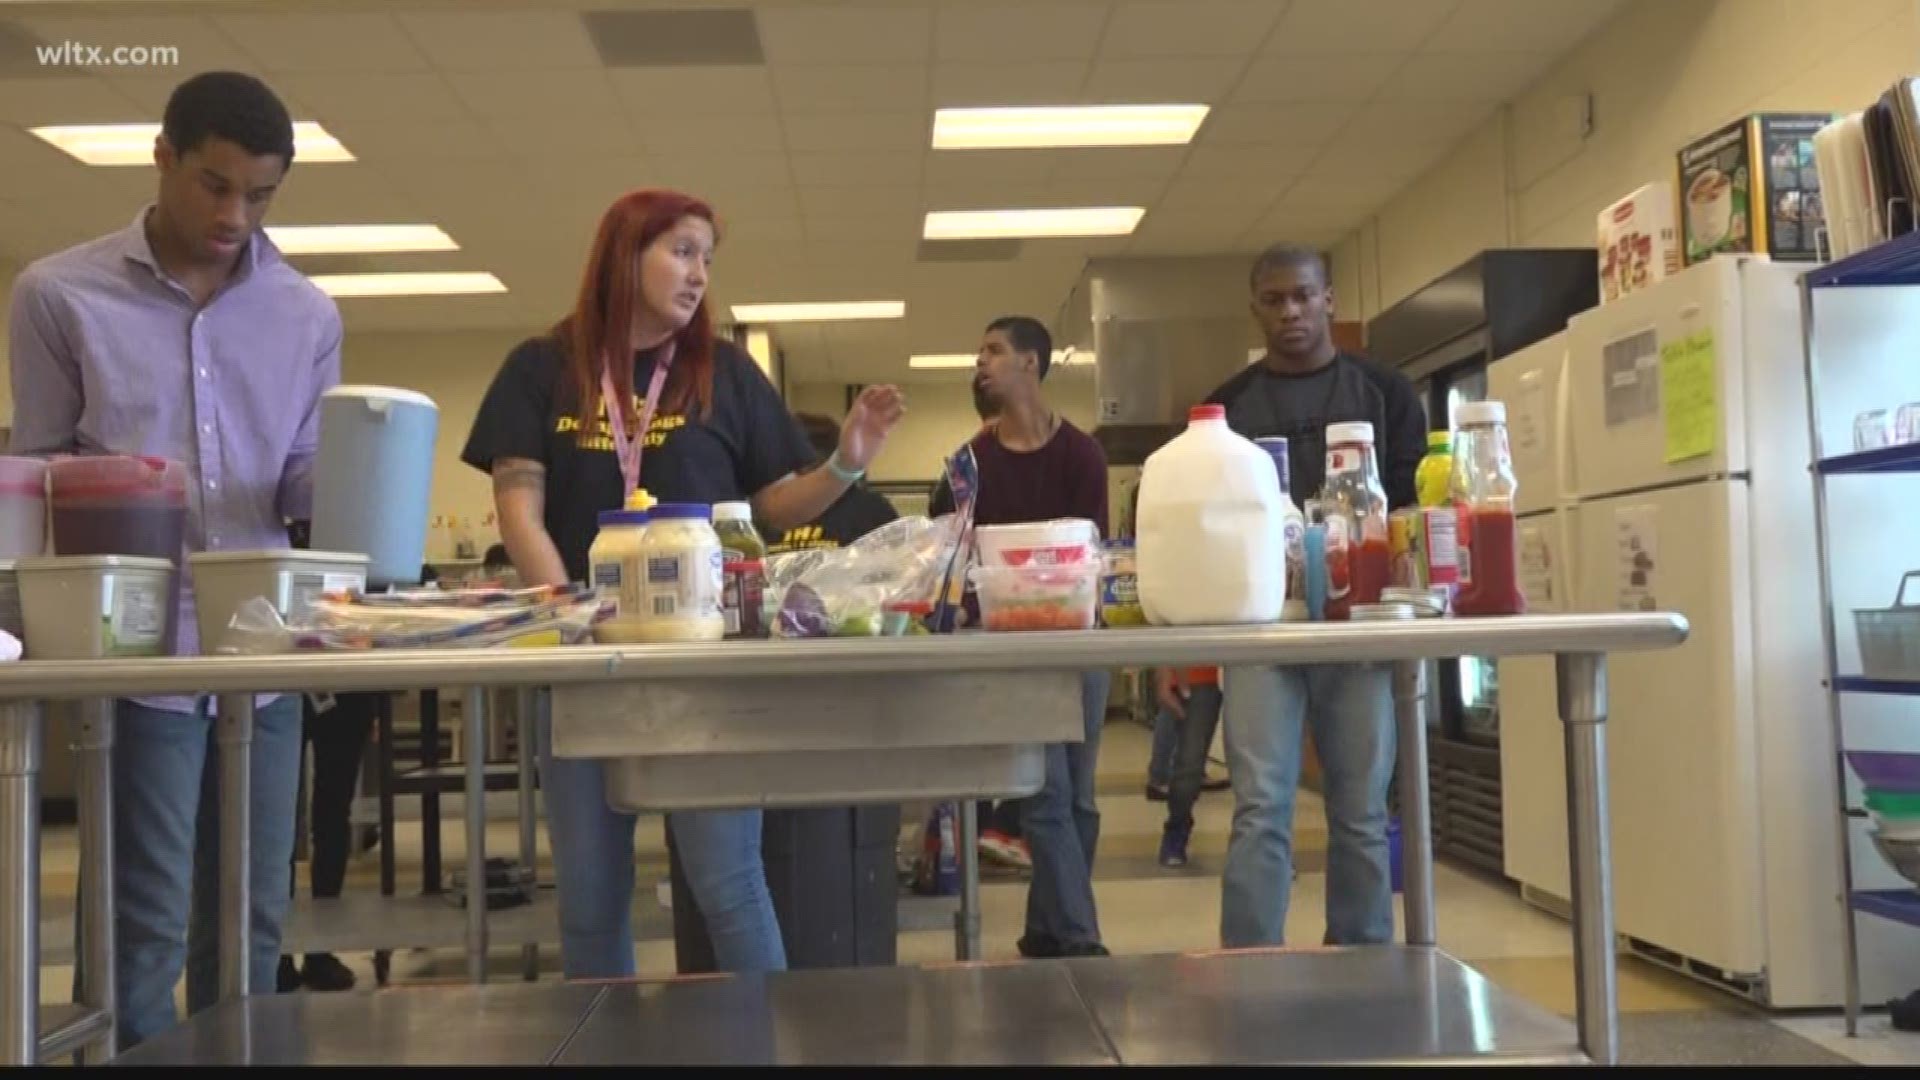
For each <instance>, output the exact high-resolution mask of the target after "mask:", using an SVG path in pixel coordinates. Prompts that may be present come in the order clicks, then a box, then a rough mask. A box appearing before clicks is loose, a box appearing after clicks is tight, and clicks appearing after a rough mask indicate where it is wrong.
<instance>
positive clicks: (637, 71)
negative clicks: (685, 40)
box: [606, 65, 774, 116]
mask: <svg viewBox="0 0 1920 1080" xmlns="http://www.w3.org/2000/svg"><path fill="white" fill-rule="evenodd" d="M606 75H607V78H608V80H609V81H610V82H611V83H612V85H613V90H614V93H615V94H616V95H618V96H619V98H620V100H621V102H622V103H624V104H625V105H626V107H627V108H628V109H630V110H632V111H633V112H634V113H635V114H636V115H642V116H647V115H657V114H660V113H669V112H671V113H681V114H686V115H701V116H704V115H711V114H714V113H757V112H763V113H771V112H773V111H774V103H773V80H772V79H770V78H769V77H768V76H767V69H766V68H763V67H751V66H731V65H722V66H697V67H676V68H612V69H608V71H607V72H606Z"/></svg>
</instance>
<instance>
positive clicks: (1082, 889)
mask: <svg viewBox="0 0 1920 1080" xmlns="http://www.w3.org/2000/svg"><path fill="white" fill-rule="evenodd" d="M1112 682H1113V676H1112V674H1111V673H1110V672H1105V671H1097V672H1088V673H1087V674H1085V675H1083V676H1082V677H1081V682H1080V712H1081V717H1082V720H1083V722H1084V723H1085V725H1086V728H1085V741H1084V742H1078V743H1055V744H1053V745H1051V746H1049V747H1047V779H1046V783H1045V786H1043V787H1042V788H1041V789H1040V791H1039V792H1038V793H1037V794H1034V795H1032V796H1029V797H1028V798H1026V799H1023V800H1021V815H1020V828H1021V830H1022V832H1024V833H1025V835H1026V840H1027V847H1028V849H1029V850H1030V851H1031V852H1032V853H1033V881H1032V883H1031V884H1030V885H1029V886H1028V887H1027V927H1026V930H1027V936H1028V937H1029V938H1031V939H1034V940H1035V941H1036V942H1038V941H1050V942H1053V943H1056V944H1059V945H1083V944H1084V945H1097V944H1099V942H1100V918H1099V916H1098V914H1097V913H1096V912H1095V910H1094V902H1093V856H1094V850H1095V848H1097V847H1098V846H1099V844H1100V807H1099V804H1098V803H1097V802H1096V801H1095V792H1094V773H1095V769H1096V767H1097V765H1098V763H1099V760H1100V727H1101V725H1102V724H1103V723H1105V721H1106V717H1107V691H1108V688H1109V687H1110V686H1111V684H1112Z"/></svg>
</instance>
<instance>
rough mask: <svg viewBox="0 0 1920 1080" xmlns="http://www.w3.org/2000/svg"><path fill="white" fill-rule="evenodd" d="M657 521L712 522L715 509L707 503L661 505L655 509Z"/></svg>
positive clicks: (654, 513)
mask: <svg viewBox="0 0 1920 1080" xmlns="http://www.w3.org/2000/svg"><path fill="white" fill-rule="evenodd" d="M653 516H654V518H655V519H656V520H672V521H711V520H712V519H713V507H711V506H708V505H707V504H706V503H661V504H660V505H658V506H656V507H654V508H653Z"/></svg>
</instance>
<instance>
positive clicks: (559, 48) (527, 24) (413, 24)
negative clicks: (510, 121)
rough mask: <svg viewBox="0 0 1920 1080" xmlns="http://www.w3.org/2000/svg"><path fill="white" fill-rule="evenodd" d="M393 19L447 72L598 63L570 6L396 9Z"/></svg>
mask: <svg viewBox="0 0 1920 1080" xmlns="http://www.w3.org/2000/svg"><path fill="white" fill-rule="evenodd" d="M399 19H400V24H401V25H402V26H404V27H405V28H406V30H407V33H408V35H409V36H410V37H411V38H412V39H413V41H414V42H415V43H416V44H417V45H418V46H419V47H420V51H421V52H423V53H425V54H426V56H427V59H429V60H431V61H432V62H433V64H434V65H435V66H436V67H439V68H441V69H444V70H447V71H514V70H521V69H527V68H548V69H557V68H598V67H599V66H600V54H599V53H598V52H596V51H595V50H594V47H593V42H592V41H591V40H590V39H588V37H587V31H586V28H585V27H584V26H582V25H581V22H580V19H579V17H578V16H577V15H576V14H575V13H574V12H571V11H566V10H556V11H461V12H457V13H455V12H401V13H400V15H399Z"/></svg>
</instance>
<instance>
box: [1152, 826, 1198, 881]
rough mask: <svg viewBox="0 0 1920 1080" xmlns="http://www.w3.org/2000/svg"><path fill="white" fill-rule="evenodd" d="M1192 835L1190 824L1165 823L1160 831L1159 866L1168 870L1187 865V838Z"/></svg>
mask: <svg viewBox="0 0 1920 1080" xmlns="http://www.w3.org/2000/svg"><path fill="white" fill-rule="evenodd" d="M1192 835H1193V823H1192V822H1187V823H1186V824H1184V825H1182V824H1178V823H1176V822H1172V821H1169V822H1167V824H1166V827H1165V828H1164V829H1162V830H1161V831H1160V865H1161V866H1164V867H1167V868H1168V869H1170V870H1171V869H1178V868H1179V867H1182V866H1185V865H1187V838H1188V837H1190V836H1192Z"/></svg>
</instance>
